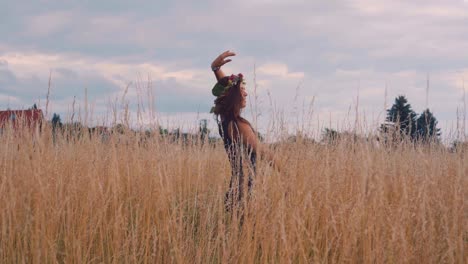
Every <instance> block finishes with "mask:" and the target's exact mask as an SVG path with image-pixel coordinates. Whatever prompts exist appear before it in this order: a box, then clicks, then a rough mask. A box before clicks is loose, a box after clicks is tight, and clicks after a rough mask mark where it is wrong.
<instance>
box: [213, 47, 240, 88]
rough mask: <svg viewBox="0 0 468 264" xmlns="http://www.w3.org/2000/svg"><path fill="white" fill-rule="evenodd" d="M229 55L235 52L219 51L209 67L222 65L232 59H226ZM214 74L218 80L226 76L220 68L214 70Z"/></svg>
mask: <svg viewBox="0 0 468 264" xmlns="http://www.w3.org/2000/svg"><path fill="white" fill-rule="evenodd" d="M231 56H236V53H234V52H232V51H229V50H227V51H225V52H223V53H221V54H220V55H219V56H218V57H217V58H216V59H215V60H214V61H213V62H212V63H211V68H214V67H221V66H223V65H224V64H226V63H228V62H230V61H232V60H231V59H226V58H227V57H231ZM214 74H215V76H216V79H217V80H218V81H219V80H220V79H222V78H223V77H224V76H226V75H225V74H224V72H223V71H222V70H221V68H220V69H218V70H216V71H214Z"/></svg>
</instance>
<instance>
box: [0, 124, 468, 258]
mask: <svg viewBox="0 0 468 264" xmlns="http://www.w3.org/2000/svg"><path fill="white" fill-rule="evenodd" d="M45 132H46V133H43V134H42V135H41V136H39V137H37V138H35V139H32V138H31V137H30V136H29V135H28V134H26V135H23V136H18V135H16V136H13V135H12V134H10V133H4V134H3V136H1V137H0V146H1V147H0V172H1V173H0V262H1V263H173V262H175V263H290V262H294V263H467V262H468V258H467V253H466V252H467V243H468V234H467V228H466V227H467V226H468V220H467V208H466V205H465V199H466V196H467V192H468V181H467V180H468V176H467V175H468V163H467V157H466V154H464V153H462V152H459V153H450V152H449V151H447V150H446V149H445V148H443V147H432V148H424V147H416V148H415V147H412V146H410V145H401V146H399V147H397V148H394V149H384V148H378V147H375V146H372V145H371V144H369V143H356V144H351V143H347V142H341V143H339V144H337V145H336V146H322V145H313V144H308V145H305V144H301V143H290V144H286V145H283V146H281V147H280V149H279V150H278V151H276V153H277V155H279V156H280V157H282V158H284V157H288V162H287V163H285V166H284V171H283V172H282V173H278V172H276V171H273V170H272V169H271V168H269V167H268V166H267V165H266V163H265V162H262V161H261V162H260V164H259V168H258V174H257V177H256V181H255V187H254V188H255V189H254V194H253V197H252V199H251V200H250V202H249V204H248V205H247V206H246V210H245V218H244V221H243V225H240V224H239V219H238V217H237V216H236V214H234V215H231V214H227V213H225V212H224V209H223V197H224V192H225V191H226V190H227V188H228V186H227V185H228V180H229V177H230V167H229V163H228V160H227V157H226V154H225V152H224V149H223V147H222V145H216V147H215V148H213V147H210V146H208V145H204V146H199V145H189V146H183V145H182V144H176V143H169V142H167V141H164V140H159V139H152V140H149V141H148V142H146V144H145V145H139V144H138V142H139V140H138V138H137V137H136V136H134V135H119V136H114V137H111V139H110V141H109V142H107V143H104V142H101V141H100V140H99V139H98V138H93V139H89V138H87V137H84V138H81V139H79V140H76V141H73V142H72V141H67V140H65V138H62V137H58V138H57V140H56V143H55V144H54V143H53V140H52V137H51V136H50V133H49V132H48V128H46V129H45Z"/></svg>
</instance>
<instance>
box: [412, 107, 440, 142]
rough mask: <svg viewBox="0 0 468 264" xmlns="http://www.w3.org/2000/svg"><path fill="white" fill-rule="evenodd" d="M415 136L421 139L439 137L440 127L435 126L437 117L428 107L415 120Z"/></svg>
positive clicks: (426, 139) (429, 139) (428, 139)
mask: <svg viewBox="0 0 468 264" xmlns="http://www.w3.org/2000/svg"><path fill="white" fill-rule="evenodd" d="M416 123H417V130H416V133H417V137H418V139H420V140H422V141H431V140H437V139H438V138H439V137H440V128H437V123H438V122H437V119H436V118H435V117H434V115H433V114H432V113H431V111H430V110H429V109H426V110H424V112H423V113H422V114H421V115H420V116H419V118H418V119H417V120H416Z"/></svg>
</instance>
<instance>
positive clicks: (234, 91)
mask: <svg viewBox="0 0 468 264" xmlns="http://www.w3.org/2000/svg"><path fill="white" fill-rule="evenodd" d="M242 81H243V80H242V79H240V80H239V81H238V82H237V84H236V85H234V86H232V87H230V88H229V89H228V90H227V91H226V92H224V93H223V94H221V95H220V96H218V98H216V100H215V101H214V103H215V107H214V111H213V112H214V114H215V115H217V116H219V115H221V116H223V117H225V118H230V119H233V120H236V121H237V120H242V121H244V120H245V119H243V118H242V117H241V116H240V113H241V108H242V94H241V88H240V86H241V83H242ZM218 82H219V83H220V84H221V85H223V86H227V85H228V82H229V77H227V76H226V77H223V78H221V79H220V80H219V81H218Z"/></svg>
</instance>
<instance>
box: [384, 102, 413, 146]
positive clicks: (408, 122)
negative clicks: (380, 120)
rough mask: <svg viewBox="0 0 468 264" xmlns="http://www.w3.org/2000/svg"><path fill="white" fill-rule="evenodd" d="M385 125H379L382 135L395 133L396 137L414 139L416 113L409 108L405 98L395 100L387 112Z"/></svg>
mask: <svg viewBox="0 0 468 264" xmlns="http://www.w3.org/2000/svg"><path fill="white" fill-rule="evenodd" d="M386 121H387V123H385V124H382V125H381V127H380V128H381V131H382V132H383V133H389V132H391V131H392V133H396V135H395V136H396V137H398V138H400V139H403V138H404V137H405V136H407V137H410V138H411V139H414V138H415V137H416V113H415V112H414V111H413V109H412V108H411V105H410V104H409V103H408V100H407V99H406V97H405V96H403V95H400V96H398V97H397V98H395V103H394V104H393V105H392V107H391V108H390V109H388V110H387V118H386Z"/></svg>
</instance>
